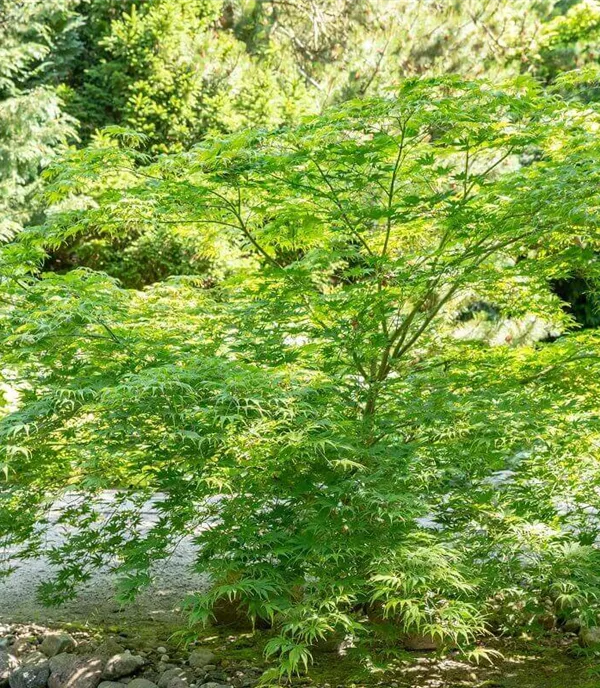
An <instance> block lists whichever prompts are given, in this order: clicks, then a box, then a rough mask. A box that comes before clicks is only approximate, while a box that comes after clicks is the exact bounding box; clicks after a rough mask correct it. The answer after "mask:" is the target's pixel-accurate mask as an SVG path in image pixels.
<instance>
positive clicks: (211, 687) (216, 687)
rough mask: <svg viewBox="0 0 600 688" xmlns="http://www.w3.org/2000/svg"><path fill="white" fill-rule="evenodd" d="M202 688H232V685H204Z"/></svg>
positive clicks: (211, 683)
mask: <svg viewBox="0 0 600 688" xmlns="http://www.w3.org/2000/svg"><path fill="white" fill-rule="evenodd" d="M202 688H231V685H230V684H229V683H214V682H212V681H211V682H210V683H203V684H202Z"/></svg>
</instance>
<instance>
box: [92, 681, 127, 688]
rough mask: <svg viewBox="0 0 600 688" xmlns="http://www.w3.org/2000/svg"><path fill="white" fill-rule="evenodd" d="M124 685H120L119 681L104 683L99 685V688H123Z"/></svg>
mask: <svg viewBox="0 0 600 688" xmlns="http://www.w3.org/2000/svg"><path fill="white" fill-rule="evenodd" d="M123 685H124V684H123V683H119V682H118V681H102V682H101V683H100V684H99V685H98V688H123Z"/></svg>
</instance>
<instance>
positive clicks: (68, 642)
mask: <svg viewBox="0 0 600 688" xmlns="http://www.w3.org/2000/svg"><path fill="white" fill-rule="evenodd" d="M76 646H77V643H76V642H75V639H74V638H73V637H72V636H70V635H69V634H68V633H46V635H45V636H44V640H42V644H41V645H40V650H41V651H42V652H43V653H44V654H45V655H46V657H54V656H55V655H58V654H61V653H62V652H71V650H74V649H75V647H76Z"/></svg>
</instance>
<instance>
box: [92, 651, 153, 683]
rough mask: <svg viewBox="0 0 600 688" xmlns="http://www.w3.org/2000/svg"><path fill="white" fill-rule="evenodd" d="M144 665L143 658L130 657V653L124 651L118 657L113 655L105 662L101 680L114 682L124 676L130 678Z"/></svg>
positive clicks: (137, 656)
mask: <svg viewBox="0 0 600 688" xmlns="http://www.w3.org/2000/svg"><path fill="white" fill-rule="evenodd" d="M144 663H145V660H144V658H143V657H140V656H139V655H132V654H131V652H129V651H128V650H126V651H125V652H121V653H119V654H118V655H113V656H112V657H110V658H109V659H108V660H107V661H106V665H105V666H104V673H103V674H102V678H104V679H106V680H107V681H115V680H116V679H118V678H123V677H124V676H131V674H134V673H135V672H136V671H137V670H138V669H141V667H142V666H144Z"/></svg>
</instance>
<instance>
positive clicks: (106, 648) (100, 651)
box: [94, 638, 125, 659]
mask: <svg viewBox="0 0 600 688" xmlns="http://www.w3.org/2000/svg"><path fill="white" fill-rule="evenodd" d="M123 652H125V648H124V647H123V646H122V645H119V643H117V641H116V640H113V639H112V638H107V639H106V640H105V641H104V642H102V643H100V645H98V647H97V648H96V650H95V652H94V654H95V655H97V656H98V657H104V658H105V659H109V658H110V657H113V656H114V655H119V654H121V653H123Z"/></svg>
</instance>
